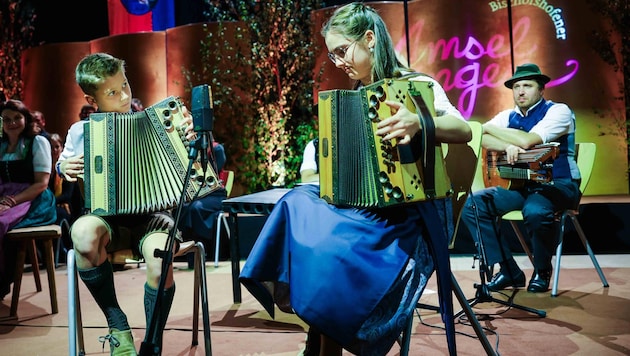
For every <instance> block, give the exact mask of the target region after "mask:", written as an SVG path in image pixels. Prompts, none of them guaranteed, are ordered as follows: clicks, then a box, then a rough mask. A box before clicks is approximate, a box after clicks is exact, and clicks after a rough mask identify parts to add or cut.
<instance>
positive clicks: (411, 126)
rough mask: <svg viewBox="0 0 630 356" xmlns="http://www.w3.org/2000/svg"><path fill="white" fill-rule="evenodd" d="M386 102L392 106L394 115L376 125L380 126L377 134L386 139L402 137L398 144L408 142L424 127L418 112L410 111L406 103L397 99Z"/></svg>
mask: <svg viewBox="0 0 630 356" xmlns="http://www.w3.org/2000/svg"><path fill="white" fill-rule="evenodd" d="M385 104H387V106H389V107H390V108H391V110H392V113H393V115H392V116H391V117H389V118H387V119H385V120H383V121H381V122H379V123H378V124H377V125H376V127H377V128H378V129H377V130H376V134H377V135H379V136H382V139H383V140H384V141H387V140H391V139H393V138H398V139H400V140H399V141H398V144H401V145H406V144H408V143H409V142H411V138H412V137H413V136H414V135H415V134H416V133H417V132H418V131H420V130H421V129H422V128H421V127H420V120H418V114H416V113H415V112H411V111H409V110H408V109H407V107H406V106H405V105H404V104H402V103H399V102H397V101H389V100H388V101H385Z"/></svg>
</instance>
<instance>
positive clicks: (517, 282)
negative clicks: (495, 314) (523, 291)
mask: <svg viewBox="0 0 630 356" xmlns="http://www.w3.org/2000/svg"><path fill="white" fill-rule="evenodd" d="M510 277H511V276H510V275H509V274H508V273H504V272H503V270H501V271H499V273H497V274H495V275H494V277H492V281H490V282H489V283H488V289H490V290H491V291H494V292H496V291H499V290H501V289H506V288H508V287H515V288H516V287H525V274H524V273H523V271H521V270H519V271H518V272H516V274H515V275H514V276H513V277H514V278H510Z"/></svg>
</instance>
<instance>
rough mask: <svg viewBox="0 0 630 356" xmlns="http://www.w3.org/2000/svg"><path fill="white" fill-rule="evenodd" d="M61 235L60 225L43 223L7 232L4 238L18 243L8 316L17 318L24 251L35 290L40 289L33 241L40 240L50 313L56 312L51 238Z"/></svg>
mask: <svg viewBox="0 0 630 356" xmlns="http://www.w3.org/2000/svg"><path fill="white" fill-rule="evenodd" d="M60 237H61V227H60V226H59V225H55V224H52V225H44V226H33V227H24V228H19V229H13V230H10V231H9V232H7V234H6V238H7V239H9V241H12V242H15V243H18V251H17V259H16V262H15V275H14V277H13V294H12V298H11V311H10V313H9V317H10V318H17V308H18V302H19V301H20V288H21V287H22V275H23V274H24V263H25V261H26V253H27V252H28V254H29V258H30V260H31V263H32V266H33V277H34V278H35V286H36V287H37V291H38V292H41V291H42V282H41V279H40V278H39V261H38V259H37V249H36V246H35V241H37V240H40V241H42V243H43V245H44V252H43V255H42V257H43V259H44V263H45V264H46V273H47V274H48V290H49V292H50V307H51V309H52V314H57V313H58V312H59V309H58V307H57V285H56V283H55V256H54V252H53V240H55V239H58V238H60Z"/></svg>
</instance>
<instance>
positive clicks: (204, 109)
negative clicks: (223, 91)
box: [191, 84, 214, 172]
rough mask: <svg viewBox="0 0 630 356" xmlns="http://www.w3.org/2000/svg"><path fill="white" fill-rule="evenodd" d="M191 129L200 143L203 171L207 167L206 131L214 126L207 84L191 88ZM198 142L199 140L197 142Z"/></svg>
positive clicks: (210, 92)
mask: <svg viewBox="0 0 630 356" xmlns="http://www.w3.org/2000/svg"><path fill="white" fill-rule="evenodd" d="M191 101H192V117H193V130H194V131H195V132H197V133H199V136H200V137H199V138H198V139H197V140H198V141H199V140H201V141H200V143H201V147H200V148H199V151H200V155H201V158H200V160H201V167H203V171H204V172H205V171H206V169H207V167H208V133H209V132H210V131H212V128H213V126H214V111H213V109H212V89H210V86H208V84H203V85H198V86H196V87H194V88H193V90H192V99H191ZM197 143H199V142H197Z"/></svg>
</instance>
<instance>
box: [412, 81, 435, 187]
mask: <svg viewBox="0 0 630 356" xmlns="http://www.w3.org/2000/svg"><path fill="white" fill-rule="evenodd" d="M409 96H410V97H411V100H412V101H413V103H414V105H415V106H416V112H417V113H418V118H419V119H420V127H421V131H420V132H419V133H418V134H416V135H415V136H414V139H412V141H411V144H412V145H417V144H418V143H417V141H418V140H420V143H419V144H420V147H421V148H422V154H423V157H422V165H423V167H422V168H423V172H424V182H423V183H424V192H425V194H426V195H427V197H429V198H433V197H435V195H436V190H435V122H433V116H431V113H430V112H429V109H428V108H427V104H426V103H425V102H424V99H423V98H422V96H421V95H420V93H419V92H416V91H415V90H410V91H409ZM414 141H416V142H414Z"/></svg>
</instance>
